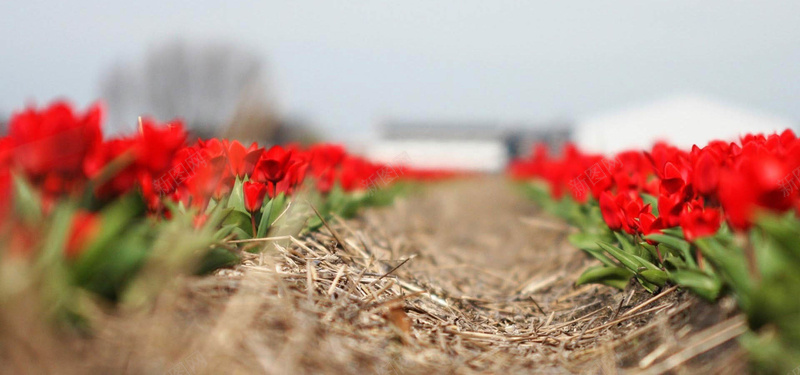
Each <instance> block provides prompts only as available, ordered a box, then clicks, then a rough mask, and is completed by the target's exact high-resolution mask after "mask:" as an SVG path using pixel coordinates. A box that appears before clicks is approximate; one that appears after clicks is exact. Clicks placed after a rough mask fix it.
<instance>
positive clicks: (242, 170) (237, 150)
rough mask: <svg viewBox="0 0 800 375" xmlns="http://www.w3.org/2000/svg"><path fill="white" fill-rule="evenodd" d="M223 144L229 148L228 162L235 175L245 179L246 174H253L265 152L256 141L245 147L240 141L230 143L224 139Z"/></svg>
mask: <svg viewBox="0 0 800 375" xmlns="http://www.w3.org/2000/svg"><path fill="white" fill-rule="evenodd" d="M223 145H225V147H226V148H227V151H228V163H229V165H230V171H231V173H232V174H233V175H235V176H236V177H239V178H240V179H243V178H244V176H246V175H251V174H253V169H255V167H256V163H257V162H258V160H259V159H260V158H261V153H263V152H264V149H263V148H258V144H256V143H255V142H253V144H251V145H250V147H248V148H245V147H244V145H242V144H241V143H239V141H233V142H230V143H229V142H228V141H227V140H224V141H223Z"/></svg>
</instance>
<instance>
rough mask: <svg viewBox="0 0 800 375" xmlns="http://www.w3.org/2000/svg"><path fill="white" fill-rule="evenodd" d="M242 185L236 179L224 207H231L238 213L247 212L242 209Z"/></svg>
mask: <svg viewBox="0 0 800 375" xmlns="http://www.w3.org/2000/svg"><path fill="white" fill-rule="evenodd" d="M242 185H243V182H242V180H240V179H239V178H238V177H237V178H236V182H235V183H234V184H233V190H231V194H230V196H228V203H227V204H226V205H225V207H233V208H234V209H235V210H237V211H239V212H247V209H245V208H244V191H243V190H242ZM250 231H251V232H252V231H253V230H252V229H251V230H250Z"/></svg>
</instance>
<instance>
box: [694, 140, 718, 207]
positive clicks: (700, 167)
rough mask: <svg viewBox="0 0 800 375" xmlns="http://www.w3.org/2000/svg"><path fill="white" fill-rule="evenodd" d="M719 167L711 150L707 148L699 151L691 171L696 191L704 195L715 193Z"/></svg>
mask: <svg viewBox="0 0 800 375" xmlns="http://www.w3.org/2000/svg"><path fill="white" fill-rule="evenodd" d="M720 167H721V165H720V162H719V161H718V160H717V158H716V156H715V155H714V153H713V152H711V151H710V150H708V149H703V150H702V151H700V152H699V154H698V157H697V161H696V162H695V164H694V168H693V171H692V183H693V185H694V188H695V189H696V190H697V192H698V193H700V194H703V195H706V196H708V195H712V194H714V193H716V190H717V186H718V185H719V172H720Z"/></svg>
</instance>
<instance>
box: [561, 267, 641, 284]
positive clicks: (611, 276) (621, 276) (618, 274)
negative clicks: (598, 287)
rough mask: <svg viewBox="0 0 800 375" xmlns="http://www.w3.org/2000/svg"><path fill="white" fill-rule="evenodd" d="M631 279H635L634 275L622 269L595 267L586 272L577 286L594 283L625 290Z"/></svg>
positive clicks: (579, 279)
mask: <svg viewBox="0 0 800 375" xmlns="http://www.w3.org/2000/svg"><path fill="white" fill-rule="evenodd" d="M631 277H633V273H632V272H630V271H628V270H626V269H624V268H622V267H605V266H595V267H591V268H589V269H587V270H586V271H584V272H583V274H581V276H580V277H578V280H577V281H576V282H575V286H580V285H583V284H592V283H594V284H603V285H608V286H611V287H614V288H617V289H625V286H626V285H628V281H629V280H630V279H631Z"/></svg>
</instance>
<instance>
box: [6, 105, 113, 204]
mask: <svg viewBox="0 0 800 375" xmlns="http://www.w3.org/2000/svg"><path fill="white" fill-rule="evenodd" d="M102 117H103V116H102V109H101V108H100V106H99V105H94V106H92V107H91V108H89V110H88V111H87V112H86V113H84V114H76V113H74V112H73V110H72V108H71V107H70V105H69V104H67V103H65V102H56V103H53V104H52V105H50V106H49V107H47V108H45V109H42V110H40V111H37V110H35V109H32V108H30V109H27V110H25V111H24V112H21V113H16V114H14V115H13V116H11V121H10V123H9V130H8V139H9V140H10V143H11V144H12V145H13V149H12V150H11V159H12V160H11V161H12V163H13V164H15V165H16V166H18V167H19V168H20V169H21V170H22V172H24V173H25V174H26V175H27V176H28V177H29V178H30V179H31V180H32V181H33V182H34V183H40V182H42V181H43V180H45V179H46V178H47V179H49V180H50V183H51V185H50V186H51V188H53V187H57V188H58V189H61V188H65V189H66V188H69V187H71V186H72V185H73V184H74V183H77V182H80V180H82V179H83V178H84V177H85V175H84V174H83V168H82V166H83V162H84V159H85V158H86V156H87V155H88V154H89V153H90V152H91V151H92V150H93V149H94V148H95V147H97V146H98V145H99V144H100V141H101V139H102V133H101V130H100V124H101V120H102ZM53 183H55V185H54V184H53ZM62 192H68V191H66V190H65V191H57V193H62Z"/></svg>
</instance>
